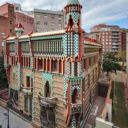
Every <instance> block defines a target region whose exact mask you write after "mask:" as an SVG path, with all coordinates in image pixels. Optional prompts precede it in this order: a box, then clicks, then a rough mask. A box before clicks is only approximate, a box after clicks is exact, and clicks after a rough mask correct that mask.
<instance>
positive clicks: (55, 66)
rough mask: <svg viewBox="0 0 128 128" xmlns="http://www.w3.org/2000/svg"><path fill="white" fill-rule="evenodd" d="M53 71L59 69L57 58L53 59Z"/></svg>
mask: <svg viewBox="0 0 128 128" xmlns="http://www.w3.org/2000/svg"><path fill="white" fill-rule="evenodd" d="M52 71H53V72H56V71H57V60H52Z"/></svg>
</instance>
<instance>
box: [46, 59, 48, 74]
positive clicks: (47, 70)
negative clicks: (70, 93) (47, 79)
mask: <svg viewBox="0 0 128 128" xmlns="http://www.w3.org/2000/svg"><path fill="white" fill-rule="evenodd" d="M47 60H48V59H47V58H46V72H47V71H48V65H47V64H48V63H47Z"/></svg>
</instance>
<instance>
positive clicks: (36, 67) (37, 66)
mask: <svg viewBox="0 0 128 128" xmlns="http://www.w3.org/2000/svg"><path fill="white" fill-rule="evenodd" d="M36 69H37V70H38V57H36Z"/></svg>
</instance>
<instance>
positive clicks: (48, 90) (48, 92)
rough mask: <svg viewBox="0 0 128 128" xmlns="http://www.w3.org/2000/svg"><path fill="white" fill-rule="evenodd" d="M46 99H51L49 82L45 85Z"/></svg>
mask: <svg viewBox="0 0 128 128" xmlns="http://www.w3.org/2000/svg"><path fill="white" fill-rule="evenodd" d="M45 97H50V85H49V82H48V81H46V84H45Z"/></svg>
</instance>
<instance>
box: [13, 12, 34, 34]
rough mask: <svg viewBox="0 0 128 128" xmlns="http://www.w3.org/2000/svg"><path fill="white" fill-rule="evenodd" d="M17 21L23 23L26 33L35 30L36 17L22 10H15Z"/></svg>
mask: <svg viewBox="0 0 128 128" xmlns="http://www.w3.org/2000/svg"><path fill="white" fill-rule="evenodd" d="M15 17H16V21H15V23H16V24H17V23H21V24H22V26H23V27H24V34H27V33H29V32H31V31H34V18H32V17H30V16H27V15H25V14H23V13H20V12H15Z"/></svg>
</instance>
